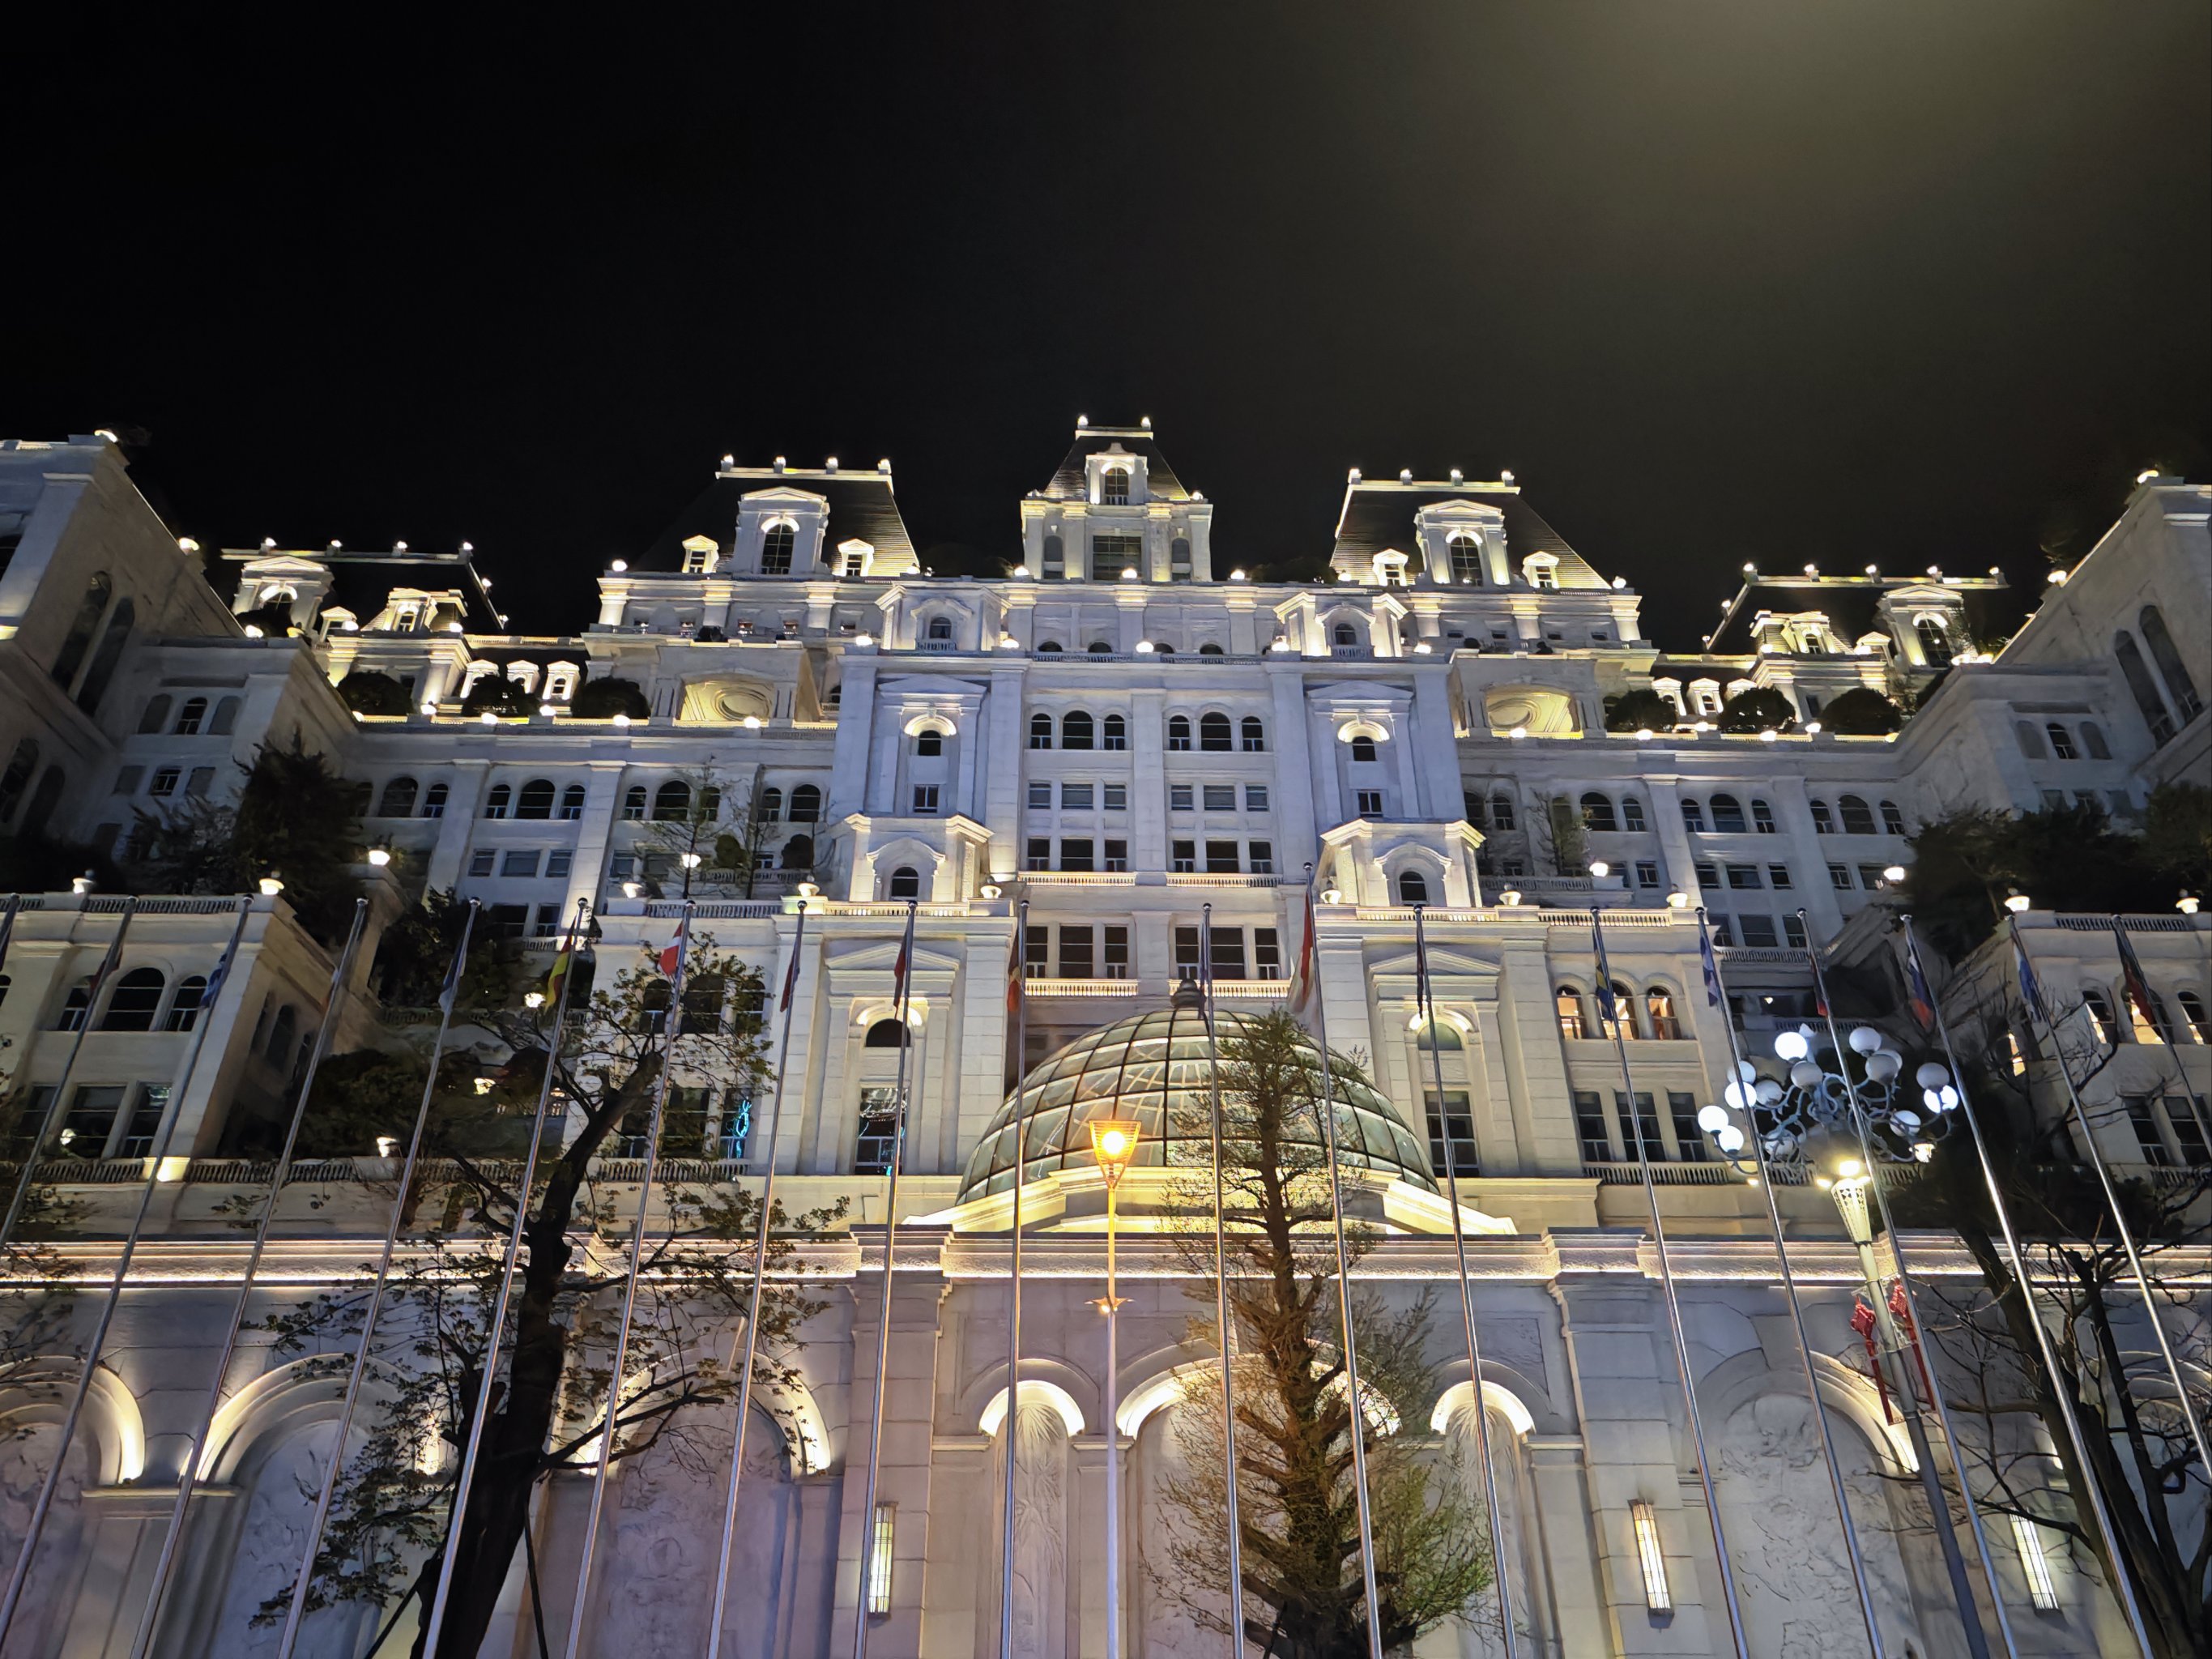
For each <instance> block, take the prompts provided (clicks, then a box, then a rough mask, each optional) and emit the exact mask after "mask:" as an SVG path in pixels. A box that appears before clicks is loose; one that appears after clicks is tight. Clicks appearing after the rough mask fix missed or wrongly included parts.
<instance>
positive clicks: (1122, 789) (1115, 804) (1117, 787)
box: [1098, 783, 1129, 812]
mask: <svg viewBox="0 0 2212 1659" xmlns="http://www.w3.org/2000/svg"><path fill="white" fill-rule="evenodd" d="M1101 793H1102V795H1103V799H1101V800H1100V801H1099V803H1098V804H1099V805H1101V806H1103V807H1104V808H1105V809H1106V810H1107V811H1109V812H1126V811H1128V810H1129V786H1128V785H1127V784H1126V783H1109V784H1105V785H1103V786H1102V787H1101Z"/></svg>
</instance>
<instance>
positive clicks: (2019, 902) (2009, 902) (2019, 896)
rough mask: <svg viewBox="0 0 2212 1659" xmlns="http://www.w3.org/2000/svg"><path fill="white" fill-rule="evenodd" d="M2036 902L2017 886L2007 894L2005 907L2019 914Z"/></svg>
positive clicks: (2014, 913)
mask: <svg viewBox="0 0 2212 1659" xmlns="http://www.w3.org/2000/svg"><path fill="white" fill-rule="evenodd" d="M2034 902H2035V901H2034V900H2033V899H2031V898H2029V897H2028V896H2027V894H2025V893H2023V892H2021V890H2020V889H2019V888H2017V887H2015V888H2014V889H2013V890H2012V891H2010V892H2009V893H2007V894H2006V895H2005V902H2004V907H2005V908H2006V909H2008V910H2009V911H2011V912H2012V913H2013V915H2020V913H2021V911H2023V910H2026V909H2027V908H2029V907H2030V906H2032V905H2033V903H2034Z"/></svg>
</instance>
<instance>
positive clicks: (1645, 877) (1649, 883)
mask: <svg viewBox="0 0 2212 1659" xmlns="http://www.w3.org/2000/svg"><path fill="white" fill-rule="evenodd" d="M1636 884H1637V885H1638V887H1644V888H1654V887H1656V886H1658V884H1659V866H1658V865H1657V864H1656V862H1655V861H1653V860H1650V859H1638V860H1637V861H1636Z"/></svg>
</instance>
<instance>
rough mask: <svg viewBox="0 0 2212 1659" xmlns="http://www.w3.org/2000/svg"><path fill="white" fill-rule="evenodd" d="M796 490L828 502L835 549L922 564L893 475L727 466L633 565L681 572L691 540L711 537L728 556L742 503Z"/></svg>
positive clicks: (875, 470)
mask: <svg viewBox="0 0 2212 1659" xmlns="http://www.w3.org/2000/svg"><path fill="white" fill-rule="evenodd" d="M769 489H783V490H797V491H799V492H800V493H801V494H804V495H818V496H820V497H821V498H822V500H823V501H825V502H827V503H828V504H829V542H828V545H829V546H831V547H835V546H836V545H837V544H839V543H841V542H848V541H852V540H854V538H859V539H860V540H861V541H864V542H866V543H867V544H869V545H870V546H871V547H872V548H874V549H875V550H876V551H877V552H878V553H879V554H888V555H893V556H897V557H898V558H900V559H902V560H911V561H914V562H915V563H916V564H919V562H920V561H919V556H918V555H917V554H916V553H915V545H914V538H912V537H911V536H909V535H908V533H907V527H906V520H904V519H903V518H902V517H901V516H900V515H899V509H898V500H897V497H896V495H893V493H892V491H891V475H890V473H889V472H888V471H878V470H877V469H875V468H872V467H871V468H867V469H865V470H861V469H855V470H854V471H845V470H843V469H842V468H840V469H839V470H838V471H834V472H833V471H829V469H828V468H827V467H726V468H724V469H723V471H721V472H720V475H719V476H717V477H716V478H715V479H714V483H710V484H708V486H707V487H706V489H702V490H701V491H700V492H699V494H698V495H696V496H694V497H693V498H692V501H691V504H690V506H689V507H685V508H684V510H683V512H681V513H678V514H677V515H676V518H675V520H673V521H672V522H671V524H670V525H669V526H668V527H667V528H666V529H665V530H663V531H662V532H660V535H659V538H657V539H655V540H654V542H653V544H652V545H651V546H650V547H648V548H647V549H646V550H645V552H644V553H643V554H642V555H641V556H639V557H637V558H636V559H635V560H633V561H632V562H631V568H633V569H635V570H640V571H659V570H681V569H683V568H684V540H685V538H687V537H691V536H705V537H708V538H711V539H712V540H713V541H714V544H715V545H716V546H718V547H720V549H721V550H722V552H723V553H724V555H725V556H726V555H727V554H728V553H729V552H730V544H731V541H732V539H733V538H735V537H736V535H737V531H738V503H739V502H740V501H743V500H744V498H745V497H746V496H748V495H757V494H758V493H760V492H761V491H763V490H769Z"/></svg>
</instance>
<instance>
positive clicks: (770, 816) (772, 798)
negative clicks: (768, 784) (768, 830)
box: [760, 789, 783, 823]
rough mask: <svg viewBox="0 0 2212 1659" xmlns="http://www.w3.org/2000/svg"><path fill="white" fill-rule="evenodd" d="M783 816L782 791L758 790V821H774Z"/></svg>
mask: <svg viewBox="0 0 2212 1659" xmlns="http://www.w3.org/2000/svg"><path fill="white" fill-rule="evenodd" d="M782 816H783V791H782V790H781V789H763V790H762V791H761V792H760V821H761V822H762V823H775V821H776V820H777V819H778V818H780V817H782Z"/></svg>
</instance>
